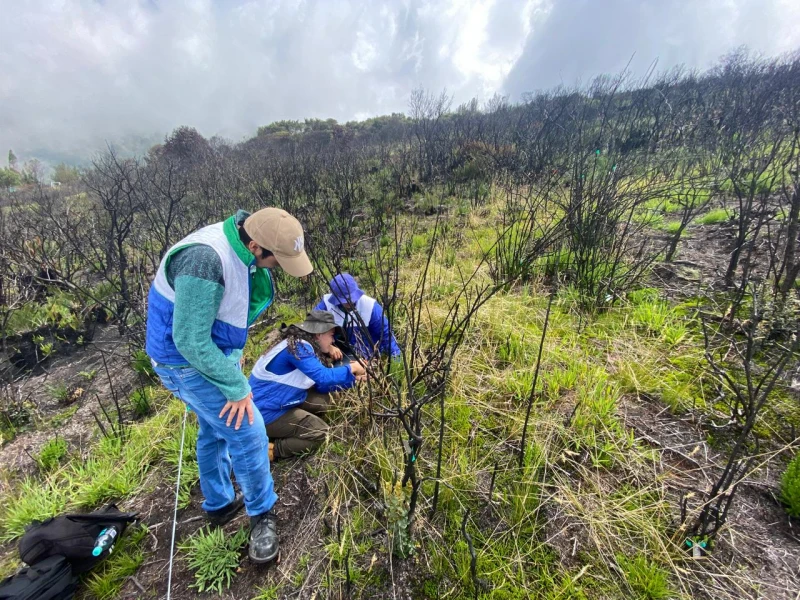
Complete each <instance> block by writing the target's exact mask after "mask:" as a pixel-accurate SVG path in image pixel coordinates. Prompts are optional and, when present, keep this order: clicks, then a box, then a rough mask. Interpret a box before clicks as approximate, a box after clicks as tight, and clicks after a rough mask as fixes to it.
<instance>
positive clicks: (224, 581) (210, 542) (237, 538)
mask: <svg viewBox="0 0 800 600" xmlns="http://www.w3.org/2000/svg"><path fill="white" fill-rule="evenodd" d="M247 535H248V534H247V531H246V530H245V529H239V531H237V532H236V533H235V534H234V535H228V534H226V533H225V532H224V531H223V530H222V529H220V528H211V527H209V528H207V529H201V530H200V531H198V532H197V533H195V534H194V535H193V536H192V537H190V538H189V539H188V540H186V541H185V542H183V543H181V544H180V545H179V548H180V550H181V551H182V552H186V554H187V556H186V560H187V561H188V563H189V568H190V569H191V570H192V571H193V572H194V583H193V584H192V587H193V588H196V589H197V591H198V592H201V593H202V592H209V591H211V592H217V593H218V594H222V592H223V590H226V589H228V588H229V587H230V586H231V582H232V581H233V578H234V576H235V575H236V570H237V569H238V568H239V562H240V560H241V552H242V548H243V547H244V545H245V544H246V543H247Z"/></svg>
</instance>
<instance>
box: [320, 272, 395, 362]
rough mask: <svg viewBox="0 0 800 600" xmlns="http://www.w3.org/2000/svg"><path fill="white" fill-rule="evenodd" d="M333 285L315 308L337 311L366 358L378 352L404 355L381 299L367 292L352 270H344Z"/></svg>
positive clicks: (339, 320)
mask: <svg viewBox="0 0 800 600" xmlns="http://www.w3.org/2000/svg"><path fill="white" fill-rule="evenodd" d="M329 285H330V288H331V293H330V294H325V296H323V298H322V300H320V302H319V304H317V305H316V306H315V307H314V308H315V309H316V310H325V311H328V312H329V313H331V314H332V315H333V318H334V321H335V322H336V325H338V326H339V327H341V328H342V329H343V330H344V332H345V335H346V337H347V341H348V343H349V344H350V346H351V347H352V348H353V350H354V351H355V352H356V354H357V355H358V356H360V357H361V358H363V359H365V360H370V359H371V358H373V357H374V356H375V355H376V354H378V353H380V354H386V355H389V356H391V357H392V358H395V357H397V356H400V347H399V346H398V345H397V340H396V339H395V337H394V335H393V334H392V330H391V328H390V327H389V320H388V319H387V318H386V315H384V313H383V307H382V306H381V305H380V304H379V303H378V301H377V300H375V298H372V297H370V296H367V295H366V294H365V293H364V291H363V290H362V289H361V288H360V287H358V283H356V280H355V279H354V278H353V276H352V275H350V273H340V274H339V275H337V276H336V277H334V278H333V279H331V280H330V282H329Z"/></svg>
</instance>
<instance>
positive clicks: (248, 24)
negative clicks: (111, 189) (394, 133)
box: [0, 0, 800, 156]
mask: <svg viewBox="0 0 800 600" xmlns="http://www.w3.org/2000/svg"><path fill="white" fill-rule="evenodd" d="M0 15H1V17H0V45H1V46H0V47H1V49H0V151H1V152H2V154H0V156H4V155H5V152H6V149H7V148H13V149H14V150H15V152H16V153H17V154H18V155H21V156H26V155H27V156H29V155H31V154H32V153H37V152H39V153H44V150H48V151H50V152H64V153H75V154H85V153H86V151H87V149H96V148H98V147H100V146H102V144H103V141H104V140H111V141H113V140H119V139H124V138H125V137H126V136H128V137H130V136H152V135H154V134H155V135H158V136H163V134H164V133H166V132H168V131H170V130H171V129H173V128H174V127H176V126H179V125H191V126H194V127H197V129H198V130H200V132H201V133H203V134H205V135H207V136H211V135H215V134H219V135H223V136H225V137H228V138H230V139H233V140H238V139H241V138H242V137H243V136H245V135H252V134H253V133H254V132H255V129H256V128H257V127H258V126H259V125H263V124H266V123H269V122H271V121H274V120H278V119H287V118H297V119H302V118H305V117H320V118H327V117H333V118H336V119H338V120H340V121H346V120H350V119H354V118H358V119H361V118H365V117H369V116H373V115H379V114H385V113H389V112H392V111H404V110H405V109H406V107H407V104H408V97H409V94H410V92H411V90H412V89H413V88H415V87H418V86H423V87H425V88H427V89H430V90H432V91H437V92H438V91H441V90H442V89H447V91H448V92H450V93H451V94H452V95H453V97H454V102H455V104H458V103H459V102H464V101H466V100H468V99H470V98H471V97H475V96H476V97H478V98H479V99H480V100H486V99H488V98H490V97H491V96H492V95H493V94H494V93H500V94H503V95H508V96H510V98H511V99H512V100H513V99H518V98H519V97H520V95H521V94H522V93H524V92H526V91H532V90H536V89H543V88H548V87H551V86H553V85H558V84H559V83H564V84H573V83H575V82H577V81H584V82H585V81H588V80H590V79H591V78H592V77H594V76H595V75H597V74H601V73H609V72H611V73H613V72H619V71H620V70H621V69H623V68H624V67H625V65H626V64H627V63H628V61H629V60H630V59H631V56H633V61H632V63H631V68H632V70H633V71H634V73H643V72H644V71H646V69H647V67H648V66H649V65H650V64H651V63H652V62H653V61H654V60H656V59H657V60H658V65H659V68H668V67H671V66H673V65H676V64H680V63H683V64H686V65H687V66H690V67H698V68H701V69H702V68H707V67H709V66H711V65H712V64H713V63H714V62H715V61H716V60H717V59H718V58H719V57H720V56H721V55H723V54H725V53H727V52H729V51H730V50H732V49H734V48H735V47H737V46H739V45H742V44H746V45H747V46H749V47H750V48H751V49H752V50H754V51H756V52H760V53H763V54H765V55H776V54H780V53H783V52H787V51H791V50H795V49H797V48H798V47H800V26H798V23H800V2H798V1H796V0H447V1H444V0H443V1H430V2H426V1H414V0H384V1H380V0H350V1H345V0H342V1H338V0H287V1H278V0H263V1H246V0H50V1H46V0H40V1H36V0H30V1H25V2H23V1H20V0H0Z"/></svg>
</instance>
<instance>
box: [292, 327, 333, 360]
mask: <svg viewBox="0 0 800 600" xmlns="http://www.w3.org/2000/svg"><path fill="white" fill-rule="evenodd" d="M283 340H286V342H287V343H286V346H287V347H288V348H289V352H291V353H292V356H294V357H295V358H300V357H299V356H297V343H298V341H300V340H303V341H304V342H308V343H309V344H311V347H312V348H313V349H314V354H315V355H316V357H317V358H318V359H319V360H320V361H321V362H322V364H323V365H325V366H326V367H330V366H332V365H333V362H332V361H331V359H330V357H329V356H328V355H327V354H324V353H323V352H322V349H321V348H320V347H319V343H318V342H317V337H316V336H315V335H314V334H313V333H308V332H307V331H303V330H302V329H300V328H299V327H298V326H297V325H289V326H288V327H287V326H284V327H281V341H283Z"/></svg>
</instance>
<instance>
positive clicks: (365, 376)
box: [356, 373, 367, 382]
mask: <svg viewBox="0 0 800 600" xmlns="http://www.w3.org/2000/svg"><path fill="white" fill-rule="evenodd" d="M366 380H367V374H366V373H365V374H364V375H356V381H357V382H361V381H366Z"/></svg>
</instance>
